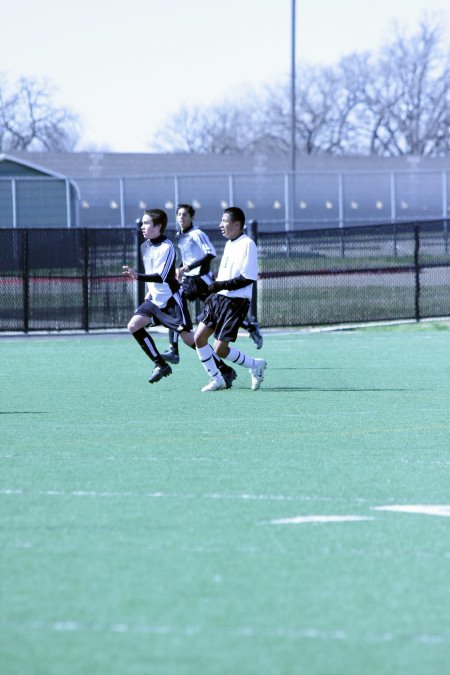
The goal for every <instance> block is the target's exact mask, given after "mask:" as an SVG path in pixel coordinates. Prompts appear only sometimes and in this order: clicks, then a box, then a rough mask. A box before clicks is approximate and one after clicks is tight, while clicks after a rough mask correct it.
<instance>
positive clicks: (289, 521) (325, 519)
mask: <svg viewBox="0 0 450 675" xmlns="http://www.w3.org/2000/svg"><path fill="white" fill-rule="evenodd" d="M361 520H375V519H374V518H372V517H370V516H324V515H316V516H294V517H292V518H277V519H275V520H270V521H269V524H270V525H299V524H303V523H351V522H353V523H354V522H358V521H361Z"/></svg>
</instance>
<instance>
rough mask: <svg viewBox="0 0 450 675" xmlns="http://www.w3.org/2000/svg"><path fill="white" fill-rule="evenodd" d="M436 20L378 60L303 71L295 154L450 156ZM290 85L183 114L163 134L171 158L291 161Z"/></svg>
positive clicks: (445, 62) (445, 58) (398, 39)
mask: <svg viewBox="0 0 450 675" xmlns="http://www.w3.org/2000/svg"><path fill="white" fill-rule="evenodd" d="M442 42H443V40H442V33H441V31H440V29H439V26H438V21H437V19H433V18H424V19H423V21H422V22H421V24H420V26H419V29H418V31H417V32H416V33H415V34H414V35H412V36H408V35H407V34H406V33H405V31H404V30H402V29H401V28H399V27H397V29H396V32H395V33H394V37H393V39H391V40H390V41H389V42H388V43H387V44H385V45H384V46H383V47H382V49H381V50H380V52H379V53H376V54H372V53H369V52H366V53H361V54H352V55H349V56H346V57H345V58H343V59H342V60H341V61H340V62H339V63H338V64H337V65H335V66H332V67H331V66H327V67H323V66H309V67H304V66H303V67H300V68H299V69H298V78H297V92H296V94H297V95H296V101H297V109H296V130H295V138H296V147H297V151H298V152H300V153H301V154H305V155H317V154H322V155H323V154H329V155H343V154H347V155H348V154H354V155H356V154H358V155H385V156H395V155H401V154H403V155H404V154H417V155H429V156H442V155H445V154H448V152H449V151H450V134H449V128H450V112H449V110H450V101H449V95H450V60H449V54H448V50H447V51H445V50H444V49H443V48H442V47H441V43H442ZM289 88H290V83H289V82H288V81H287V80H286V81H285V82H284V83H283V82H282V83H279V84H277V85H275V86H271V87H267V88H266V91H265V92H264V94H260V95H259V96H258V97H256V96H253V97H252V98H251V99H247V100H244V101H242V102H240V103H239V105H236V106H234V107H231V106H230V105H228V104H226V105H223V106H220V105H218V106H215V107H210V108H203V109H199V108H197V109H194V110H190V109H188V108H185V109H183V110H182V111H180V113H178V114H177V115H174V116H173V117H172V118H170V119H169V121H168V122H167V124H166V125H165V126H163V127H162V129H160V130H159V131H158V134H157V136H158V139H159V148H160V149H163V150H164V151H166V152H175V151H183V152H201V153H205V152H214V153H230V152H246V153H251V152H255V151H257V150H258V151H262V152H267V153H281V154H288V152H289V150H290V142H291V140H290V139H291V133H290V123H291V115H290V92H289Z"/></svg>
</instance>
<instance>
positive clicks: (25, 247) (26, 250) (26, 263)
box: [22, 229, 30, 333]
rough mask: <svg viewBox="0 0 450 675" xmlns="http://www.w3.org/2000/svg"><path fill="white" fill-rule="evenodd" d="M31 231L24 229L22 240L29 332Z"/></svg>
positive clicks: (26, 322)
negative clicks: (29, 239) (29, 238)
mask: <svg viewBox="0 0 450 675" xmlns="http://www.w3.org/2000/svg"><path fill="white" fill-rule="evenodd" d="M28 237H29V233H28V229H25V230H23V242H22V252H23V254H22V257H23V262H22V265H23V267H22V300H23V330H24V333H28V330H29V327H30V256H29V241H28Z"/></svg>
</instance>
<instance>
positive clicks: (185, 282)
mask: <svg viewBox="0 0 450 675" xmlns="http://www.w3.org/2000/svg"><path fill="white" fill-rule="evenodd" d="M194 216H195V209H194V207H193V206H192V205H191V204H178V206H177V210H176V219H177V224H178V227H179V231H178V233H177V238H178V248H179V250H180V253H181V260H182V263H181V265H180V266H179V267H178V268H177V270H176V275H177V279H178V280H179V281H181V283H182V286H183V292H184V295H185V297H186V299H187V300H190V301H192V302H193V301H195V300H197V299H198V300H201V301H202V302H205V300H206V298H207V297H208V295H209V290H208V287H209V285H210V284H211V283H212V282H213V281H214V278H213V275H212V274H211V269H210V267H211V261H212V260H214V258H215V257H216V251H215V248H214V246H213V245H212V243H211V242H210V240H209V237H208V236H207V234H206V233H205V232H203V231H202V230H201V229H200V228H198V227H195V226H194V222H193V218H194ZM241 325H242V327H243V328H245V330H247V331H248V332H249V334H250V337H251V338H252V340H253V342H254V343H255V344H256V349H261V347H262V344H263V336H262V335H261V331H260V329H259V325H258V324H257V323H252V322H250V321H249V320H248V319H246V318H245V319H244V320H243V321H242V323H241ZM178 338H179V334H178V333H176V332H175V331H173V330H169V342H170V346H169V349H168V351H166V352H164V353H163V354H162V356H163V357H164V358H165V360H166V361H170V362H171V363H179V362H180V355H179V352H178Z"/></svg>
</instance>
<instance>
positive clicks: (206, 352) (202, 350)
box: [196, 344, 219, 377]
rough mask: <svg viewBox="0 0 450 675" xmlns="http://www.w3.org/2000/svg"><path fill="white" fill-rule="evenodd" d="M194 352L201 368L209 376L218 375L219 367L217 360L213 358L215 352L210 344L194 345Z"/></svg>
mask: <svg viewBox="0 0 450 675" xmlns="http://www.w3.org/2000/svg"><path fill="white" fill-rule="evenodd" d="M196 352H197V354H198V358H199V359H200V361H201V364H202V366H203V368H204V369H205V370H206V372H207V373H208V375H209V376H210V377H217V375H219V369H218V364H217V360H216V358H214V357H215V354H214V350H213V348H212V347H211V345H210V344H207V345H206V346H205V347H196Z"/></svg>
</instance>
